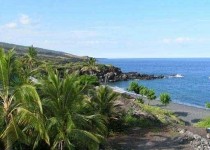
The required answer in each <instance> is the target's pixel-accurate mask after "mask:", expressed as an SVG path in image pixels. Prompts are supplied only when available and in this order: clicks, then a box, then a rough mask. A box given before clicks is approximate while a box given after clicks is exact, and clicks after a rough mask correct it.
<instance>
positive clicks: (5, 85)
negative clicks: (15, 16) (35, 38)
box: [0, 49, 48, 150]
mask: <svg viewBox="0 0 210 150" xmlns="http://www.w3.org/2000/svg"><path fill="white" fill-rule="evenodd" d="M17 64H18V63H17V59H16V57H15V54H14V51H13V50H10V51H9V52H8V53H5V52H4V50H3V49H0V101H1V104H0V111H1V116H0V117H1V121H2V122H1V124H2V125H3V126H2V128H1V131H0V133H1V135H0V139H2V140H3V141H4V143H5V149H7V150H10V149H13V144H14V143H15V142H16V141H19V142H20V143H24V144H26V145H29V144H32V143H31V142H34V146H35V145H36V143H37V142H38V139H44V140H45V141H46V142H47V143H48V136H47V135H46V132H45V130H44V126H43V124H42V117H41V115H42V104H41V101H40V99H39V96H38V94H37V92H36V89H35V88H34V87H33V86H32V85H29V84H24V83H21V77H20V75H19V74H18V73H19V72H18V70H19V68H17ZM27 136H28V137H31V138H27ZM32 137H35V139H36V140H34V139H33V140H32Z"/></svg>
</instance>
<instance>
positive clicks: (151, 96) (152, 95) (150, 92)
mask: <svg viewBox="0 0 210 150" xmlns="http://www.w3.org/2000/svg"><path fill="white" fill-rule="evenodd" d="M147 98H148V100H149V102H150V101H152V100H154V99H156V96H155V91H154V90H148V93H147ZM149 102H148V104H149Z"/></svg>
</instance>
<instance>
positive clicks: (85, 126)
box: [41, 71, 105, 150]
mask: <svg viewBox="0 0 210 150" xmlns="http://www.w3.org/2000/svg"><path fill="white" fill-rule="evenodd" d="M41 91H42V96H43V97H44V99H43V102H44V106H45V109H44V110H45V114H46V117H47V119H48V122H47V126H48V133H49V135H50V137H51V148H52V149H59V150H63V149H72V148H74V147H77V148H78V147H80V148H81V149H84V148H89V149H96V148H97V147H98V146H99V143H100V139H101V138H102V135H101V134H99V131H100V130H105V126H104V123H103V119H102V118H101V117H100V115H99V114H94V113H92V114H90V113H85V112H84V110H85V109H84V108H85V107H86V101H85V94H84V91H86V90H85V86H83V84H82V85H81V82H80V79H79V77H78V76H75V75H67V76H65V77H64V78H60V77H59V75H58V73H54V72H53V71H49V73H48V76H47V78H46V79H44V80H43V81H42V84H41ZM96 124H97V125H98V127H97V128H98V130H96V129H97V128H93V127H94V126H95V125H96Z"/></svg>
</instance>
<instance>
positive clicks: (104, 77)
mask: <svg viewBox="0 0 210 150" xmlns="http://www.w3.org/2000/svg"><path fill="white" fill-rule="evenodd" d="M94 74H95V75H96V76H97V77H98V79H99V80H100V82H117V81H127V80H134V79H137V80H155V79H163V78H164V77H165V76H163V75H149V74H143V73H138V72H122V71H121V69H120V68H118V67H114V66H104V67H103V69H100V70H99V71H96V72H95V73H94Z"/></svg>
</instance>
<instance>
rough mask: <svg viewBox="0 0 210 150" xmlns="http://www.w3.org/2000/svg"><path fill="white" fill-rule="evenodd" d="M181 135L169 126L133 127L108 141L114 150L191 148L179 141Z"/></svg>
mask: <svg viewBox="0 0 210 150" xmlns="http://www.w3.org/2000/svg"><path fill="white" fill-rule="evenodd" d="M179 137H180V135H179V133H177V132H174V131H172V130H170V129H168V128H162V129H160V128H152V129H141V128H133V129H131V130H129V131H127V132H126V133H123V134H122V133H121V134H117V135H115V136H114V137H110V138H109V139H108V143H109V147H110V148H109V149H112V150H132V149H133V150H179V149H181V150H191V149H192V147H191V146H190V144H189V143H185V144H180V143H179V140H178V138H179ZM107 149H108V148H107Z"/></svg>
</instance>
